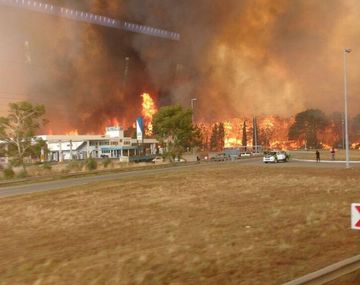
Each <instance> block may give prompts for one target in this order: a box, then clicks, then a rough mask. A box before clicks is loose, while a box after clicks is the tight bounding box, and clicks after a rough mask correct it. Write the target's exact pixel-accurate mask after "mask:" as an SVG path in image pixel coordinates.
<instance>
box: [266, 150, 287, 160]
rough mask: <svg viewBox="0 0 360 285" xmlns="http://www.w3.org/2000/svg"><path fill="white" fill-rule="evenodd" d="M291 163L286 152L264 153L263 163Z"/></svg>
mask: <svg viewBox="0 0 360 285" xmlns="http://www.w3.org/2000/svg"><path fill="white" fill-rule="evenodd" d="M280 161H282V162H286V161H289V154H288V153H287V152H285V151H268V152H265V153H264V157H263V162H265V163H269V162H272V163H278V162H280Z"/></svg>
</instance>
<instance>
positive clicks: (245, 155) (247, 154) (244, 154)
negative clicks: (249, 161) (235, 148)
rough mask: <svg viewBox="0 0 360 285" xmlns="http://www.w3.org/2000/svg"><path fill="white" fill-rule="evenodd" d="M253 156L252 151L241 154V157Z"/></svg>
mask: <svg viewBox="0 0 360 285" xmlns="http://www.w3.org/2000/svg"><path fill="white" fill-rule="evenodd" d="M251 155H252V153H251V152H250V151H246V152H242V153H240V157H249V156H251Z"/></svg>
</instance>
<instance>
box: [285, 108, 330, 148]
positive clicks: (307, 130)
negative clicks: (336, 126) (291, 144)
mask: <svg viewBox="0 0 360 285" xmlns="http://www.w3.org/2000/svg"><path fill="white" fill-rule="evenodd" d="M327 126H328V120H327V118H326V116H325V114H324V113H323V112H322V111H320V110H318V109H309V110H306V111H303V112H300V113H298V114H297V115H296V116H295V122H294V123H293V124H292V126H291V127H290V129H289V139H291V140H298V141H302V142H305V144H306V146H307V147H310V148H319V147H321V144H320V143H319V140H318V135H319V133H320V132H323V131H324V130H325V128H326V127H327Z"/></svg>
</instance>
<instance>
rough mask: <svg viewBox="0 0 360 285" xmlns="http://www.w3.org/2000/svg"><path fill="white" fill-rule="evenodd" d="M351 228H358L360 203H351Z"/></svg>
mask: <svg viewBox="0 0 360 285" xmlns="http://www.w3.org/2000/svg"><path fill="white" fill-rule="evenodd" d="M351 229H353V230H360V203H352V204H351Z"/></svg>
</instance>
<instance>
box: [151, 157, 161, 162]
mask: <svg viewBox="0 0 360 285" xmlns="http://www.w3.org/2000/svg"><path fill="white" fill-rule="evenodd" d="M152 162H153V163H160V162H164V159H163V158H162V157H161V156H157V157H155V158H154V159H153V160H152Z"/></svg>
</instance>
